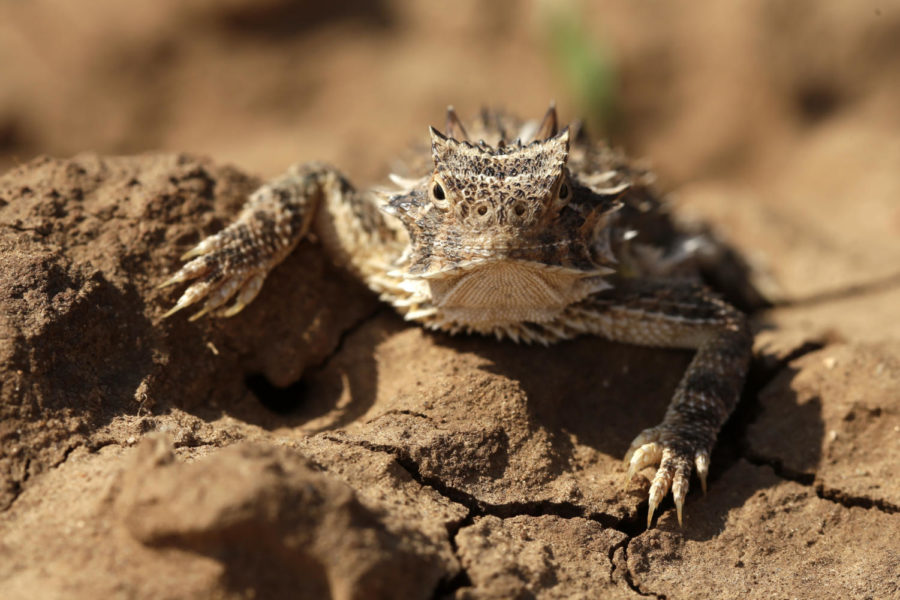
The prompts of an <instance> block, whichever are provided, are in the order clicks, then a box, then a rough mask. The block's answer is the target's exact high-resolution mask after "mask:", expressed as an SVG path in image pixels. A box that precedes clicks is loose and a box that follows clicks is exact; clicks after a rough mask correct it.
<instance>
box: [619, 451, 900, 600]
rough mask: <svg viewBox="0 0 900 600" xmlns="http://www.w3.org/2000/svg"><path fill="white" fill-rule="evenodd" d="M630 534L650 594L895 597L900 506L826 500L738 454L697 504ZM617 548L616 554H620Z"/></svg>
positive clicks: (641, 585)
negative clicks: (890, 508) (886, 508)
mask: <svg viewBox="0 0 900 600" xmlns="http://www.w3.org/2000/svg"><path fill="white" fill-rule="evenodd" d="M692 514H693V515H698V514H699V515H703V516H702V518H700V519H697V518H696V517H692V518H689V519H687V520H686V522H685V528H684V529H679V528H678V526H677V524H676V523H675V519H674V515H672V513H671V512H670V513H668V514H667V515H666V516H665V517H664V518H663V519H660V525H659V528H658V529H653V530H650V531H647V532H645V533H643V534H641V535H639V536H637V537H636V538H634V539H632V540H631V542H629V544H628V547H627V551H626V553H627V560H626V561H625V562H627V569H628V570H629V572H630V574H631V577H632V578H633V582H634V584H635V585H636V587H637V589H639V590H640V591H641V592H643V593H645V594H651V595H652V594H657V595H663V596H665V597H666V598H669V599H671V600H676V599H679V598H691V599H697V600H700V599H705V598H715V599H717V600H722V599H729V598H735V599H738V598H740V599H742V600H745V599H754V598H822V599H832V598H833V599H838V598H896V597H898V595H900V580H898V578H897V564H898V561H900V548H898V545H897V536H898V535H900V515H898V514H887V513H884V512H881V511H878V510H866V509H863V508H859V507H850V508H848V507H846V506H842V505H841V504H837V503H835V502H830V501H827V500H822V499H820V498H818V497H816V495H815V494H814V493H813V491H812V490H811V489H810V488H809V487H804V486H801V485H799V484H796V483H793V482H788V481H784V480H782V479H779V478H778V477H776V476H775V475H774V474H773V473H772V471H771V469H769V468H768V467H755V466H752V465H750V464H749V463H747V462H745V461H740V462H739V463H738V464H737V465H735V466H734V467H733V468H731V469H729V470H728V472H726V473H725V474H724V475H723V476H722V478H721V479H720V480H719V481H717V482H715V485H714V486H713V487H712V488H711V491H710V494H709V496H707V497H706V498H703V499H700V500H698V501H697V502H696V504H695V505H694V506H693V513H692ZM622 558H623V557H622V556H621V554H619V556H617V559H618V560H619V561H620V563H619V564H621V562H622Z"/></svg>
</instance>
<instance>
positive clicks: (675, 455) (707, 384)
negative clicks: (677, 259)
mask: <svg viewBox="0 0 900 600" xmlns="http://www.w3.org/2000/svg"><path fill="white" fill-rule="evenodd" d="M577 315H578V316H579V317H580V318H582V319H585V320H586V322H587V323H588V325H589V328H590V330H591V331H592V332H593V333H596V334H598V335H602V336H604V337H606V338H609V339H613V340H617V341H622V342H627V343H632V344H640V345H646V346H657V347H670V348H685V349H694V350H696V354H695V355H694V358H693V360H691V363H690V365H689V366H688V368H687V371H686V372H685V374H684V376H683V378H682V379H681V382H680V383H679V384H678V387H677V388H676V390H675V394H674V396H673V398H672V401H671V403H670V404H669V406H668V408H667V410H666V414H665V416H664V418H663V420H662V422H661V423H660V424H659V425H656V426H655V427H650V428H648V429H645V430H644V431H642V432H641V433H640V434H638V436H637V437H636V438H635V439H634V441H633V442H632V443H631V447H630V448H629V450H628V452H627V454H626V456H625V462H626V463H627V465H628V472H627V475H626V485H627V483H628V482H630V481H631V479H632V478H633V477H634V476H635V475H636V474H637V473H638V472H639V471H641V470H643V469H644V468H646V467H653V466H657V465H658V467H657V469H656V472H655V474H654V476H653V479H652V481H651V484H650V493H649V510H648V515H647V523H648V527H649V526H650V524H651V523H652V520H653V515H654V513H655V512H656V509H657V508H658V506H659V504H660V502H661V501H662V499H663V498H664V497H665V496H666V494H668V493H669V492H670V491H671V493H672V496H673V498H674V501H675V508H676V511H677V517H678V522H679V524H680V523H681V521H682V509H683V506H684V500H685V497H686V495H687V492H688V489H689V487H690V476H691V471H692V470H693V469H694V468H696V470H697V475H698V477H699V479H700V483H701V486H702V488H703V491H704V492H705V491H706V476H707V474H708V472H709V454H710V451H711V450H712V447H713V444H714V443H715V441H716V436H717V434H718V432H719V430H720V428H721V427H722V424H723V423H724V422H725V419H726V418H728V415H729V414H731V412H732V410H733V409H734V407H735V405H736V404H737V400H738V397H739V395H740V390H741V387H742V385H743V381H744V375H745V373H746V370H747V365H748V362H749V357H750V349H751V345H752V336H751V334H750V330H749V327H748V325H747V321H746V318H745V317H744V316H743V315H742V314H741V313H740V312H739V311H737V310H736V309H734V308H733V307H731V306H730V305H728V304H727V303H725V302H723V301H722V300H720V299H719V298H718V297H717V296H716V295H715V294H713V293H712V292H710V291H709V290H707V289H706V288H704V287H703V286H701V285H698V284H695V283H692V282H689V281H677V280H669V281H657V282H650V281H641V280H636V281H628V282H622V283H621V285H619V286H617V288H614V289H612V290H607V291H604V292H601V293H599V294H596V295H595V296H592V297H590V298H588V299H587V300H585V301H583V302H582V304H581V306H580V307H579V312H578V313H577Z"/></svg>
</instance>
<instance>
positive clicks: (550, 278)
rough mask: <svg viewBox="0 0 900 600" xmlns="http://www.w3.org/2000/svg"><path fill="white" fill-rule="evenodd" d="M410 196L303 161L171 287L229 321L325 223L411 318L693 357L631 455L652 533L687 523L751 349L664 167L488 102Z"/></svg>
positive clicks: (416, 171) (424, 159)
mask: <svg viewBox="0 0 900 600" xmlns="http://www.w3.org/2000/svg"><path fill="white" fill-rule="evenodd" d="M391 179H392V181H393V182H394V183H395V184H396V185H397V186H398V188H399V189H394V190H386V189H374V190H370V191H356V190H355V189H354V188H353V187H352V186H351V185H350V183H349V182H348V181H347V180H346V179H345V178H344V177H343V176H342V175H341V174H340V173H339V172H338V171H337V170H335V169H334V168H332V167H329V166H327V165H322V164H317V163H308V164H304V165H299V166H295V167H293V168H292V169H291V170H290V171H289V172H288V173H287V174H286V175H284V176H282V177H280V178H278V179H276V180H273V181H271V182H269V183H268V184H267V185H265V186H263V187H262V188H260V189H259V190H258V191H257V192H255V193H254V194H253V195H252V196H251V197H250V199H249V200H248V202H247V204H246V206H245V207H244V209H243V211H242V212H241V214H240V215H239V216H238V217H237V219H236V220H235V222H234V223H233V224H232V225H230V226H229V227H227V228H226V229H224V230H222V231H221V232H219V233H218V234H216V235H213V236H211V237H209V238H207V239H206V240H204V241H203V242H201V243H200V244H199V245H198V246H197V247H196V248H194V249H193V250H191V251H190V252H188V253H187V254H186V255H185V256H184V259H185V260H187V259H192V260H190V262H188V263H187V264H185V265H184V267H182V269H181V270H180V271H178V272H177V273H176V274H175V275H174V276H173V277H172V278H171V279H170V280H169V281H167V282H166V283H165V284H163V285H169V284H173V283H178V282H182V281H188V280H195V281H194V283H192V285H191V286H190V287H188V289H187V290H186V291H185V292H184V294H183V295H182V296H181V298H180V299H179V300H178V302H177V303H176V304H175V306H174V307H173V308H172V310H170V311H169V312H168V313H167V314H166V316H168V315H170V314H172V313H174V312H176V311H178V310H180V309H182V308H184V307H186V306H189V305H191V304H194V303H195V302H198V301H201V300H203V301H204V305H203V308H202V309H201V310H200V312H199V313H197V314H195V315H194V316H193V317H192V318H197V317H199V316H201V315H203V314H206V313H210V314H213V315H217V316H231V315H233V314H235V313H237V312H238V311H240V310H241V309H242V308H243V307H244V306H246V305H247V304H248V303H249V302H251V301H252V300H253V298H254V297H255V296H256V294H257V293H258V292H259V290H260V288H261V286H262V283H263V280H264V279H265V277H266V275H267V274H268V273H269V271H270V270H271V269H272V268H273V267H274V266H275V265H277V264H278V263H279V262H281V261H282V260H283V259H284V258H285V256H287V255H288V254H289V253H290V252H291V250H292V249H293V248H294V247H295V246H296V245H297V244H298V243H299V242H300V240H301V239H303V237H304V236H305V235H306V234H307V233H308V232H310V231H314V232H315V233H316V235H317V237H318V238H319V239H320V240H321V243H322V244H323V245H324V246H325V248H326V250H327V251H328V252H329V253H330V254H331V256H332V257H333V258H334V260H335V261H336V262H337V263H339V264H341V265H342V266H344V267H346V268H348V269H349V270H351V271H352V272H353V273H355V274H356V275H358V276H359V277H360V278H361V279H362V280H363V281H365V282H366V283H367V284H368V286H369V287H370V288H372V289H373V290H374V291H375V292H377V293H378V294H380V296H381V298H382V299H383V300H385V301H387V302H389V303H391V304H392V305H393V306H394V307H395V308H396V309H397V310H398V312H400V313H401V314H402V315H404V317H405V318H406V319H407V320H410V321H417V322H419V323H421V324H423V325H424V326H426V327H429V328H432V329H440V330H445V331H449V332H451V333H459V332H465V333H477V334H488V335H493V336H496V337H497V338H505V337H508V338H512V339H513V340H516V341H524V342H538V343H543V344H549V343H552V342H555V341H557V340H561V339H567V338H571V337H574V336H576V335H585V334H590V335H598V336H601V337H604V338H607V339H611V340H615V341H619V342H625V343H631V344H640V345H645V346H659V347H667V348H689V349H694V350H696V354H695V356H694V359H693V361H692V362H691V364H690V366H689V367H688V369H687V372H686V373H685V375H684V378H683V379H682V381H681V383H680V384H679V386H678V389H677V390H676V392H675V396H674V398H673V399H672V402H671V404H670V405H669V408H668V410H667V411H666V414H665V416H664V418H663V421H662V423H660V424H659V425H657V426H656V427H653V428H651V429H647V430H645V431H643V432H642V433H640V434H639V435H638V436H637V438H636V439H635V440H634V442H633V443H632V445H631V449H630V450H629V451H628V454H627V456H626V461H627V462H628V480H629V481H630V480H631V478H632V477H633V475H634V474H635V473H636V472H637V471H639V470H641V469H643V468H645V467H648V466H656V465H658V468H657V471H656V475H655V477H654V478H653V482H652V484H651V488H650V498H649V501H650V510H649V514H648V526H649V524H650V522H651V520H652V518H653V513H654V512H655V510H656V507H657V506H658V504H659V502H660V501H661V500H662V498H663V497H664V496H665V494H667V493H668V492H669V490H671V491H672V494H673V496H674V498H675V505H676V508H677V510H678V519H679V522H680V521H681V513H682V506H683V504H684V498H685V495H686V494H687V490H688V484H689V481H690V474H691V470H692V469H694V468H695V469H696V471H697V474H698V475H699V477H700V481H701V483H702V484H703V488H704V490H705V488H706V474H707V472H708V469H709V453H710V450H711V449H712V446H713V444H714V443H715V438H716V435H717V434H718V432H719V429H720V428H721V426H722V423H723V422H724V421H725V419H726V418H727V417H728V415H729V414H730V413H731V411H732V410H733V408H734V406H735V404H736V403H737V399H738V395H739V393H740V389H741V386H742V383H743V379H744V375H745V372H746V369H747V363H748V360H749V355H750V346H751V336H750V333H749V330H748V327H747V323H746V320H745V318H744V316H743V315H742V314H741V313H740V312H739V311H738V310H736V309H735V308H733V307H731V306H730V305H728V304H727V303H725V302H723V301H722V300H720V299H719V298H718V297H717V296H716V295H715V294H713V293H712V292H710V291H709V290H708V289H707V288H705V287H703V286H702V285H701V284H699V283H698V282H697V280H696V277H692V276H691V275H692V274H693V270H692V267H691V265H692V256H691V252H690V251H689V248H690V247H691V243H690V242H691V240H684V239H679V238H678V236H677V235H674V236H673V231H672V229H671V225H670V224H669V221H668V220H666V219H665V218H663V211H662V207H661V204H660V202H659V200H658V198H657V196H656V195H655V194H654V192H653V190H652V187H651V183H652V177H651V176H650V174H649V173H647V172H645V171H642V170H639V169H635V168H634V167H632V166H630V165H629V163H627V162H626V161H625V159H624V158H623V157H622V156H620V155H618V154H617V153H615V152H613V151H611V150H610V149H609V148H607V147H606V146H603V145H600V144H597V143H595V142H592V141H591V140H589V139H587V138H586V136H583V135H574V133H573V131H572V130H571V129H564V130H562V131H558V130H557V123H556V111H555V109H553V108H552V107H551V109H550V110H549V111H548V112H547V115H546V116H545V118H544V120H543V121H542V122H540V123H537V122H534V121H532V122H524V123H523V122H520V121H517V120H515V119H512V118H510V117H506V116H503V115H499V114H493V113H490V112H485V113H484V114H482V116H481V118H480V119H478V120H476V121H475V122H474V123H472V124H470V126H469V131H468V132H467V130H466V128H464V126H463V124H462V123H461V122H460V121H459V119H458V117H457V116H456V114H455V113H454V112H453V110H452V109H450V110H449V111H448V118H447V127H446V134H442V133H440V132H438V131H437V130H435V129H433V128H432V129H431V151H430V152H427V151H425V152H422V153H421V154H419V155H417V156H413V157H412V159H411V161H410V164H409V169H408V174H407V176H404V177H401V176H396V175H392V177H391Z"/></svg>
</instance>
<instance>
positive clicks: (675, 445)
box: [625, 427, 709, 529]
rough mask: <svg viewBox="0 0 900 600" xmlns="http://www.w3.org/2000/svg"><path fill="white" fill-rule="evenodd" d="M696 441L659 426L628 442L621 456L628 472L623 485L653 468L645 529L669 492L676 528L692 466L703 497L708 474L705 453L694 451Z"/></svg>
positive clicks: (679, 522)
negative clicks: (698, 479)
mask: <svg viewBox="0 0 900 600" xmlns="http://www.w3.org/2000/svg"><path fill="white" fill-rule="evenodd" d="M696 445H697V443H696V441H692V440H690V439H688V438H687V436H681V435H679V434H678V433H677V432H673V431H669V430H667V429H663V428H661V427H654V428H651V429H646V430H644V431H642V432H641V433H640V434H639V435H638V436H637V437H636V438H635V439H634V441H633V442H632V443H631V447H630V448H629V449H628V452H627V453H626V455H625V462H626V463H627V464H628V472H627V474H626V476H625V484H626V485H628V483H630V482H631V480H632V479H633V478H634V476H635V475H636V474H637V473H638V472H639V471H641V470H643V469H644V468H646V467H651V466H656V465H658V466H657V469H656V473H655V474H654V476H653V479H652V480H651V483H650V492H649V494H648V502H649V507H648V509H647V528H648V529H649V528H650V527H651V526H652V524H653V515H654V514H655V513H656V509H657V508H658V507H659V504H660V503H661V502H662V500H663V498H665V496H666V494H668V493H669V492H670V491H671V492H672V497H673V500H674V501H675V511H676V515H677V517H678V525H679V526H681V524H682V521H683V511H684V500H685V497H686V496H687V493H688V490H689V489H690V477H691V470H692V468H693V467H695V466H696V469H697V475H698V477H699V478H700V484H701V487H702V489H703V492H704V494H705V493H706V476H707V473H708V472H709V451H708V450H707V449H706V448H697V447H696Z"/></svg>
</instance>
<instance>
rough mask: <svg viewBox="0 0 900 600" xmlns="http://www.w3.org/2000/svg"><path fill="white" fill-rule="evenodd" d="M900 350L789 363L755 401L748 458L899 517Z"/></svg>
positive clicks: (865, 349) (867, 347) (854, 348)
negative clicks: (757, 410) (757, 406)
mask: <svg viewBox="0 0 900 600" xmlns="http://www.w3.org/2000/svg"><path fill="white" fill-rule="evenodd" d="M898 390H900V343H898V342H890V343H888V342H885V343H881V344H840V345H831V346H827V347H826V348H823V349H822V350H820V351H818V352H813V353H811V354H807V355H805V356H803V357H801V358H799V359H797V360H795V361H793V362H792V363H790V365H789V366H788V368H787V369H786V370H785V371H784V372H783V373H781V374H780V375H779V376H778V377H776V379H775V380H774V381H772V383H770V384H769V385H768V386H767V387H766V388H765V389H764V390H763V391H762V392H761V393H760V398H759V402H760V405H761V407H762V412H761V414H760V415H759V418H757V419H756V421H755V422H754V423H753V424H752V425H751V426H750V427H749V430H748V433H747V441H748V444H749V450H750V451H751V452H752V453H753V455H754V456H756V457H758V458H761V459H763V460H766V461H770V462H772V463H773V464H776V465H778V466H779V467H780V468H782V469H784V470H785V472H786V473H788V474H790V475H791V476H793V477H805V478H809V479H810V480H814V482H815V485H816V486H817V487H818V488H819V489H820V491H821V492H822V493H824V494H825V495H827V496H829V497H836V498H842V499H846V500H847V501H851V502H855V503H859V504H862V505H866V506H871V505H873V504H874V505H879V506H882V507H885V508H887V509H890V510H892V511H894V512H900V481H898V479H897V477H896V476H895V475H894V474H895V472H896V468H897V465H898V464H900V396H898Z"/></svg>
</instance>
